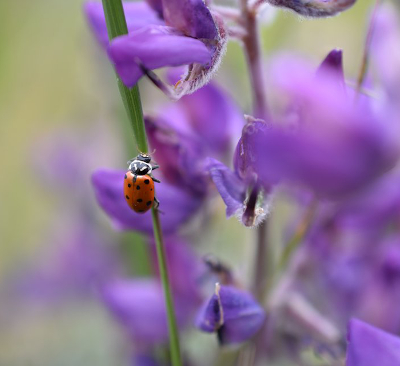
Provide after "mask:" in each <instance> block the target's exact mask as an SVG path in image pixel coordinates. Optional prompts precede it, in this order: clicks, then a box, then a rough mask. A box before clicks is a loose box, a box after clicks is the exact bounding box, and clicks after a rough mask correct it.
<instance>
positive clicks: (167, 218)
mask: <svg viewBox="0 0 400 366" xmlns="http://www.w3.org/2000/svg"><path fill="white" fill-rule="evenodd" d="M124 174H125V171H122V170H107V169H99V170H97V171H95V172H94V173H93V175H92V184H93V187H94V190H95V194H96V199H97V201H98V203H99V205H100V206H101V207H102V208H103V210H104V211H105V212H106V213H107V215H108V216H110V218H111V219H112V221H113V223H114V225H115V226H116V227H117V228H118V229H121V230H135V231H140V232H143V233H145V234H149V235H152V233H153V226H152V220H151V212H146V213H145V214H143V215H140V216H139V215H138V214H137V213H135V212H134V211H132V210H131V209H130V208H129V206H128V205H127V204H126V200H125V197H124V194H123V178H124ZM155 189H156V197H157V198H158V200H159V201H160V210H161V211H162V212H163V213H164V215H161V226H162V229H163V232H164V233H165V234H168V233H173V232H175V231H177V230H178V228H179V227H180V226H181V225H182V224H184V223H185V222H187V221H188V220H189V219H190V218H191V217H192V216H193V215H194V214H195V213H196V212H197V210H198V209H199V208H200V206H201V202H202V200H201V198H199V197H197V196H195V195H193V194H190V193H187V192H185V191H183V190H182V189H180V188H179V187H177V186H173V185H170V184H168V183H167V182H162V183H160V184H159V185H157V186H156V188H155Z"/></svg>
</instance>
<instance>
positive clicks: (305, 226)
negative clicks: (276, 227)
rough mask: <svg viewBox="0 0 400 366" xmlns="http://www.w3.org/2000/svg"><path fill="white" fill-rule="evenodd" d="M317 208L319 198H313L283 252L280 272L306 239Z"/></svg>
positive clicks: (279, 266)
mask: <svg viewBox="0 0 400 366" xmlns="http://www.w3.org/2000/svg"><path fill="white" fill-rule="evenodd" d="M317 208H318V200H317V199H313V201H312V202H311V203H310V205H309V206H308V208H307V210H306V212H305V213H304V216H303V217H302V219H301V221H300V223H299V224H298V226H297V227H296V230H295V232H294V234H293V236H292V237H291V238H290V240H289V242H288V243H287V244H286V246H285V249H284V250H283V252H282V256H281V258H280V261H279V264H278V273H280V272H281V271H282V270H284V269H285V268H286V266H287V264H288V262H289V260H290V258H291V257H292V254H293V252H294V251H295V250H296V249H297V247H298V246H299V244H300V243H301V242H302V240H303V239H304V237H305V235H306V234H307V232H308V230H309V228H310V226H311V223H312V221H313V218H314V216H315V213H316V211H317Z"/></svg>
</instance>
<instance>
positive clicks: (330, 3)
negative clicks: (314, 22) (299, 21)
mask: <svg viewBox="0 0 400 366" xmlns="http://www.w3.org/2000/svg"><path fill="white" fill-rule="evenodd" d="M265 1H266V2H267V3H269V4H271V5H275V6H279V7H283V8H286V9H290V10H293V11H295V12H296V13H298V14H301V15H304V16H307V17H318V18H321V17H330V16H333V15H336V14H338V13H340V12H342V11H344V10H347V9H348V8H350V7H351V6H353V5H354V4H355V2H356V0H265Z"/></svg>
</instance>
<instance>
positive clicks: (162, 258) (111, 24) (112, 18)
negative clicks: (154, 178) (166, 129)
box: [102, 0, 182, 366]
mask: <svg viewBox="0 0 400 366" xmlns="http://www.w3.org/2000/svg"><path fill="white" fill-rule="evenodd" d="M102 1H103V8H104V15H105V18H106V23H107V30H108V36H109V39H110V40H112V39H113V38H115V37H118V36H121V35H124V34H127V33H128V27H127V25H126V20H125V14H124V9H123V6H122V1H121V0H102ZM117 82H118V88H119V91H120V93H121V97H122V101H123V103H124V106H125V109H126V112H127V114H128V117H129V121H130V122H131V124H132V128H133V134H134V138H135V140H136V143H137V148H138V149H139V151H140V152H142V153H147V151H148V144H147V136H146V130H145V127H144V119H143V111H142V104H141V102H140V94H139V88H138V87H137V85H135V86H134V87H133V88H131V89H129V88H127V87H126V86H125V85H124V84H123V83H122V81H121V80H120V79H119V78H118V77H117ZM152 220H153V231H154V239H155V242H156V247H157V257H158V265H159V269H160V277H161V282H162V286H163V290H164V296H165V303H166V310H167V320H168V330H169V338H170V351H171V361H172V366H182V360H181V352H180V345H179V336H178V327H177V323H176V316H175V309H174V304H173V299H172V292H171V287H170V282H169V276H168V267H167V260H166V255H165V246H164V242H163V236H162V230H161V225H160V218H159V216H158V210H157V208H154V206H153V208H152Z"/></svg>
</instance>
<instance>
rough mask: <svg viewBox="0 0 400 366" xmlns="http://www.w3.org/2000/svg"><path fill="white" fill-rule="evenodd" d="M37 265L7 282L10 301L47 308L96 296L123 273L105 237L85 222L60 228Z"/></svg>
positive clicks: (90, 223)
mask: <svg viewBox="0 0 400 366" xmlns="http://www.w3.org/2000/svg"><path fill="white" fill-rule="evenodd" d="M65 222H66V220H64V221H63V226H65ZM55 226H56V225H55ZM59 238H62V239H61V240H60V239H59ZM37 262H38V263H35V264H32V265H28V266H26V267H25V269H24V270H22V271H21V270H19V271H18V272H17V273H16V274H11V276H10V278H9V279H8V281H7V282H8V285H7V291H8V292H9V293H8V295H7V297H8V298H9V300H10V299H11V298H13V297H14V296H16V298H17V299H18V300H17V301H18V302H19V303H23V304H26V303H29V304H30V305H32V304H34V303H38V304H40V305H41V306H43V305H54V304H55V303H58V302H59V301H63V300H64V301H65V299H66V298H74V297H89V296H93V295H94V293H95V292H96V291H97V290H98V289H99V288H101V286H102V284H103V283H104V282H105V281H107V279H108V278H109V277H110V276H114V275H115V274H117V273H118V272H119V265H118V259H117V255H116V253H115V252H114V251H113V250H112V249H111V248H107V246H106V244H105V238H104V235H103V236H101V235H100V232H99V231H98V229H96V228H95V227H94V225H93V223H92V222H90V220H87V219H85V218H84V219H81V220H79V222H78V223H76V222H73V223H70V226H69V225H67V226H66V227H62V228H58V230H57V235H56V236H55V237H54V238H53V239H52V240H51V247H50V248H46V251H45V252H41V253H40V259H39V258H38V261H37ZM21 299H22V300H21Z"/></svg>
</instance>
